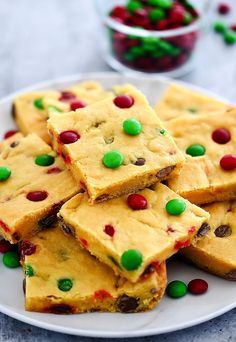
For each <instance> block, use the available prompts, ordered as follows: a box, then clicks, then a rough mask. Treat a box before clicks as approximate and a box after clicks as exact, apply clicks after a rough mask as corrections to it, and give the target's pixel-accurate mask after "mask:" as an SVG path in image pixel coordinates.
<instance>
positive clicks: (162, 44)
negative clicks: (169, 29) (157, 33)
mask: <svg viewBox="0 0 236 342" xmlns="http://www.w3.org/2000/svg"><path fill="white" fill-rule="evenodd" d="M158 46H159V48H160V49H162V50H163V51H164V52H166V53H168V54H170V53H171V51H172V50H173V46H172V45H171V44H170V43H168V42H166V41H165V40H160V41H159V43H158Z"/></svg>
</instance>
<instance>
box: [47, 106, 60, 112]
mask: <svg viewBox="0 0 236 342" xmlns="http://www.w3.org/2000/svg"><path fill="white" fill-rule="evenodd" d="M48 111H49V112H52V113H61V110H60V109H59V108H57V107H55V106H52V105H50V106H48Z"/></svg>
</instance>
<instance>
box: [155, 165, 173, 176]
mask: <svg viewBox="0 0 236 342" xmlns="http://www.w3.org/2000/svg"><path fill="white" fill-rule="evenodd" d="M174 169H175V165H171V166H167V167H165V168H164V169H161V170H160V171H158V172H157V174H156V177H157V178H160V179H162V178H165V177H167V176H169V174H171V172H172V171H173V170H174Z"/></svg>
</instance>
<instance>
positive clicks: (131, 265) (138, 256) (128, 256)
mask: <svg viewBox="0 0 236 342" xmlns="http://www.w3.org/2000/svg"><path fill="white" fill-rule="evenodd" d="M142 262H143V256H142V253H141V252H140V251H139V250H137V249H129V250H127V251H125V252H124V253H123V254H122V256H121V265H122V266H123V267H124V268H125V269H126V270H127V271H134V270H137V269H138V268H139V267H140V266H141V264H142Z"/></svg>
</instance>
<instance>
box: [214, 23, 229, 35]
mask: <svg viewBox="0 0 236 342" xmlns="http://www.w3.org/2000/svg"><path fill="white" fill-rule="evenodd" d="M214 30H215V31H216V32H218V33H224V32H225V30H226V25H225V23H222V21H216V22H215V23H214Z"/></svg>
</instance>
